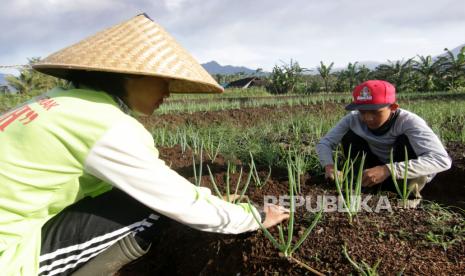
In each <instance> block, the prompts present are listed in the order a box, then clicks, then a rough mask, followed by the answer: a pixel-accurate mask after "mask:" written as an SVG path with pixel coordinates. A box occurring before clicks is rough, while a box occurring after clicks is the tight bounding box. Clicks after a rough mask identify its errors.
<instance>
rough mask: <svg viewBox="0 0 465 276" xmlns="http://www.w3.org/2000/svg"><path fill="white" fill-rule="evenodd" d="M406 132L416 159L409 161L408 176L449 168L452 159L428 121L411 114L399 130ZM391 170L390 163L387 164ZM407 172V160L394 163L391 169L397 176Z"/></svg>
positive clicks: (429, 173) (399, 176) (412, 176)
mask: <svg viewBox="0 0 465 276" xmlns="http://www.w3.org/2000/svg"><path fill="white" fill-rule="evenodd" d="M399 132H400V133H405V135H406V136H407V138H408V139H409V142H410V145H411V146H412V148H413V150H414V151H415V154H416V155H417V158H416V159H410V160H409V161H408V171H407V178H416V177H419V176H422V175H431V174H436V173H438V172H441V171H445V170H448V169H449V168H450V167H451V164H452V161H451V159H450V157H449V155H448V154H447V151H446V150H445V149H444V146H443V145H442V143H441V141H440V140H439V138H438V137H437V136H436V134H434V132H433V130H432V129H431V128H430V127H429V126H428V125H427V124H426V122H425V121H424V120H423V119H422V118H420V117H418V116H417V115H415V114H410V115H409V118H408V119H406V120H405V121H404V122H403V123H402V125H401V129H400V130H399ZM387 166H388V167H389V170H391V166H390V164H387ZM404 172H405V162H396V163H394V171H391V173H392V174H394V176H395V177H396V178H403V176H404Z"/></svg>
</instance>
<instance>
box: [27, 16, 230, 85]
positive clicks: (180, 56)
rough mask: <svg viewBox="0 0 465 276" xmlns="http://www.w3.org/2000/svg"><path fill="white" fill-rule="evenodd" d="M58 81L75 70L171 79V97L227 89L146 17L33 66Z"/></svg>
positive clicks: (81, 43) (106, 32)
mask: <svg viewBox="0 0 465 276" xmlns="http://www.w3.org/2000/svg"><path fill="white" fill-rule="evenodd" d="M33 68H34V69H36V70H38V71H40V72H42V73H45V74H49V75H52V76H56V77H61V78H66V76H67V75H69V73H70V72H72V71H71V70H86V71H100V72H115V73H124V74H132V75H144V76H155V77H163V78H168V79H170V92H171V93H221V92H223V88H222V87H221V86H219V85H218V84H217V83H216V81H215V80H214V79H213V78H212V77H211V76H210V74H208V72H207V71H205V69H203V67H202V66H201V65H200V64H199V63H198V62H197V61H196V60H195V59H194V58H193V57H192V56H191V55H190V54H189V53H188V52H187V51H186V50H185V49H184V48H182V47H181V46H180V45H179V44H178V43H177V42H176V41H175V40H174V38H173V37H172V36H171V35H169V34H168V33H167V32H166V31H165V30H164V29H163V28H162V27H160V26H159V25H158V24H157V23H155V22H154V21H153V20H152V19H150V18H149V17H148V16H147V15H146V14H140V15H138V16H136V17H134V18H132V19H130V20H128V21H126V22H123V23H121V24H118V25H115V26H113V27H111V28H109V29H106V30H103V31H101V32H99V33H97V34H95V35H93V36H91V37H89V38H86V39H84V40H82V41H80V42H78V43H76V44H74V45H71V46H69V47H67V48H65V49H63V50H60V51H58V52H56V53H53V54H52V55H50V56H48V57H47V58H45V59H43V60H41V61H40V62H38V63H36V64H35V65H34V66H33Z"/></svg>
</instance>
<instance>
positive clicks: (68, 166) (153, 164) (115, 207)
mask: <svg viewBox="0 0 465 276" xmlns="http://www.w3.org/2000/svg"><path fill="white" fill-rule="evenodd" d="M34 69H36V70H38V71H40V72H43V73H45V74H49V75H52V76H56V77H60V78H65V79H68V80H70V81H71V82H72V83H73V84H74V86H75V88H73V89H67V90H65V89H61V88H55V89H53V90H51V91H49V92H47V93H45V94H43V95H41V96H38V97H36V98H34V99H32V100H31V101H29V102H27V103H25V104H23V105H21V106H19V107H17V108H15V109H13V110H11V111H9V112H7V113H5V114H2V115H1V116H0V152H1V153H2V154H1V155H0V164H1V171H0V268H1V271H2V272H1V273H2V275H36V274H40V275H57V274H60V275H68V274H70V273H76V275H111V274H112V273H114V272H116V271H117V270H118V269H119V268H120V267H121V266H123V265H124V264H126V263H128V262H130V261H132V260H134V259H137V258H139V257H140V256H142V255H143V254H144V253H146V252H147V250H148V249H149V247H150V246H151V241H152V239H153V238H154V237H155V236H156V235H157V233H159V231H161V230H162V228H163V220H164V219H166V218H170V219H174V220H176V221H179V222H181V223H184V224H186V225H188V226H190V227H193V228H196V229H199V230H202V231H209V232H217V233H232V234H236V233H242V232H246V231H254V230H256V229H258V227H259V225H258V223H257V222H256V220H255V219H254V217H253V215H252V212H253V213H255V214H256V215H257V216H259V217H261V219H262V221H263V224H264V225H265V226H266V227H270V226H273V225H275V224H277V223H279V222H281V221H282V220H284V219H286V218H287V217H288V214H287V213H286V211H285V210H284V211H283V210H281V209H280V208H277V206H271V207H270V208H267V209H266V210H264V211H259V210H257V209H256V208H255V207H252V208H249V205H247V204H232V203H229V202H226V201H223V200H221V199H219V198H217V197H215V196H212V195H211V192H210V190H209V189H207V188H201V187H196V186H194V185H192V184H191V183H190V182H188V181H187V180H186V179H184V178H183V177H181V176H180V175H178V174H177V173H176V172H174V171H173V170H171V169H170V168H169V167H168V166H166V165H165V164H164V162H163V161H161V160H160V159H159V158H158V151H157V150H156V148H155V147H154V143H153V138H152V136H151V135H150V133H149V132H148V131H147V130H145V129H144V127H143V126H142V125H141V124H140V123H139V122H137V121H136V120H135V119H134V118H132V117H131V116H129V115H128V114H129V113H132V112H136V113H141V114H147V115H150V114H152V113H153V111H154V109H156V108H157V107H158V106H159V105H160V104H161V103H162V102H163V99H164V98H165V97H167V96H168V95H169V94H170V93H221V92H222V91H223V89H222V88H221V87H220V86H219V85H218V84H217V83H216V82H215V81H214V80H213V79H212V78H211V77H210V75H209V74H208V73H207V72H206V71H205V70H204V69H203V68H202V67H201V66H200V65H199V64H198V63H197V62H196V61H195V60H194V59H193V58H192V57H191V56H190V55H189V53H188V52H186V51H185V50H184V49H183V48H182V47H181V46H179V45H178V44H177V43H176V41H175V40H174V39H173V38H172V37H171V36H170V35H169V34H168V33H167V32H166V31H165V30H163V29H162V28H161V27H160V26H158V25H157V24H156V23H155V22H153V21H152V20H151V19H150V18H148V17H147V16H146V15H145V14H141V15H138V16H136V17H134V18H132V19H130V20H128V21H126V22H123V23H121V24H118V25H115V26H113V27H111V28H109V29H106V30H104V31H102V32H99V33H97V34H95V35H94V36H91V37H89V38H87V39H84V40H82V41H80V42H79V43H77V44H74V45H72V46H70V47H67V48H65V49H63V50H61V51H58V52H56V53H54V54H52V55H50V56H49V57H47V58H45V59H44V60H42V61H41V62H40V63H37V64H35V66H34ZM112 188H113V189H112ZM154 246H156V245H154Z"/></svg>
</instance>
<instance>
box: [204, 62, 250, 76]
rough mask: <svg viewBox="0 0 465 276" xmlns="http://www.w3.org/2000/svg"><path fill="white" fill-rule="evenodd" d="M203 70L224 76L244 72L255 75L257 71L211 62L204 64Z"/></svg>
mask: <svg viewBox="0 0 465 276" xmlns="http://www.w3.org/2000/svg"><path fill="white" fill-rule="evenodd" d="M202 66H203V68H205V70H207V72H208V73H210V74H222V75H232V74H236V73H241V72H244V73H245V74H253V73H255V72H256V71H255V70H254V69H250V68H247V67H244V66H232V65H224V66H223V65H220V64H219V63H218V62H216V61H214V60H213V61H210V62H207V63H202Z"/></svg>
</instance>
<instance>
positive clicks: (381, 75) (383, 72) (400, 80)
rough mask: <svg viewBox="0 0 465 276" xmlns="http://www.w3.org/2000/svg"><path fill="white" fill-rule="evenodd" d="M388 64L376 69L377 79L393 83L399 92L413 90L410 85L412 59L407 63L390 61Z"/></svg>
mask: <svg viewBox="0 0 465 276" xmlns="http://www.w3.org/2000/svg"><path fill="white" fill-rule="evenodd" d="M388 63H389V64H381V65H379V66H378V67H376V71H375V76H376V78H378V79H384V80H387V81H389V82H391V83H392V84H394V86H395V87H396V88H397V89H398V90H399V91H403V90H408V89H409V88H411V87H409V85H410V84H411V83H412V76H411V72H412V58H410V59H408V60H407V61H405V62H404V60H400V61H399V60H398V61H396V62H393V61H390V60H388Z"/></svg>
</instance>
